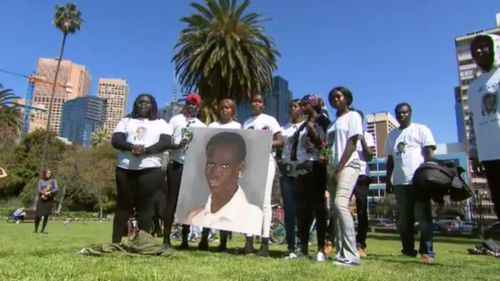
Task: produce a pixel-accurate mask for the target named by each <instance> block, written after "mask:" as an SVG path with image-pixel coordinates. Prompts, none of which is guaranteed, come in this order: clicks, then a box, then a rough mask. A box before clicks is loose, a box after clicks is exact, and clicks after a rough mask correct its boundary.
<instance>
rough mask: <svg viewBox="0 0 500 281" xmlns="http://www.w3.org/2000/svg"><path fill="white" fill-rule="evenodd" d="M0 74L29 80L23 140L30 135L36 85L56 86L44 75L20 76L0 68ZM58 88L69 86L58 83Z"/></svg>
mask: <svg viewBox="0 0 500 281" xmlns="http://www.w3.org/2000/svg"><path fill="white" fill-rule="evenodd" d="M0 72H3V73H7V74H10V75H15V76H20V77H24V78H26V79H28V90H27V91H26V98H25V101H24V112H23V129H22V131H21V139H22V138H23V137H24V135H25V134H27V133H28V131H29V126H30V113H31V107H32V104H33V90H34V88H35V83H37V82H40V83H46V84H49V85H54V82H53V81H49V80H47V79H45V78H44V76H42V75H37V74H33V75H29V76H28V75H25V74H20V73H16V72H12V71H8V70H5V69H1V68H0ZM56 87H61V88H67V87H68V86H67V85H66V84H64V83H60V82H56Z"/></svg>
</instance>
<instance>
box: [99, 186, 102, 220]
mask: <svg viewBox="0 0 500 281" xmlns="http://www.w3.org/2000/svg"><path fill="white" fill-rule="evenodd" d="M99 218H100V219H102V189H100V190H99Z"/></svg>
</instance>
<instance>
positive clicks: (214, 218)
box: [186, 186, 263, 235]
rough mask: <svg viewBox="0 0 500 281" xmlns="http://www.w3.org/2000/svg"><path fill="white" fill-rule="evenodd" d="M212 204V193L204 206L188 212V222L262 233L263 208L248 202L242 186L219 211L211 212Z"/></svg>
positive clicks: (200, 225)
mask: <svg viewBox="0 0 500 281" xmlns="http://www.w3.org/2000/svg"><path fill="white" fill-rule="evenodd" d="M211 204H212V195H210V196H209V197H208V200H207V203H206V204H205V206H204V207H203V208H199V209H195V210H192V211H190V212H189V213H188V215H187V218H186V224H189V225H195V226H199V227H209V228H215V229H222V230H227V231H234V232H242V233H249V234H255V235H260V234H261V229H262V219H263V213H262V210H261V209H260V208H259V207H257V206H255V205H253V204H250V203H249V202H248V200H247V198H246V196H245V193H244V192H243V190H242V189H241V187H239V186H238V189H237V190H236V192H235V193H234V195H233V197H232V198H231V200H230V201H229V202H227V203H226V205H224V206H223V207H222V208H221V209H219V210H218V211H217V212H215V213H212V212H211V210H210V206H211Z"/></svg>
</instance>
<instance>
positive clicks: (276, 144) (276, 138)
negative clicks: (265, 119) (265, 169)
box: [272, 132, 283, 148]
mask: <svg viewBox="0 0 500 281" xmlns="http://www.w3.org/2000/svg"><path fill="white" fill-rule="evenodd" d="M272 147H273V148H281V147H283V136H282V135H281V132H277V133H276V134H274V135H273V144H272Z"/></svg>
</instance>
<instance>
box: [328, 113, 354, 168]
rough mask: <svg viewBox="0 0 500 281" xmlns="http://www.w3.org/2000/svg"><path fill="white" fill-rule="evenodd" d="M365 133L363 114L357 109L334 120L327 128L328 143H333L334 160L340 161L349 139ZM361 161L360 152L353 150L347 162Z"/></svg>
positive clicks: (335, 161)
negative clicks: (362, 120) (362, 121)
mask: <svg viewBox="0 0 500 281" xmlns="http://www.w3.org/2000/svg"><path fill="white" fill-rule="evenodd" d="M362 133H363V124H362V123H361V116H360V115H359V113H357V112H356V111H349V112H347V113H346V114H344V115H342V116H340V117H338V118H337V120H335V122H333V123H332V124H331V125H330V127H329V128H328V130H327V136H328V143H332V151H333V161H334V163H337V164H338V163H339V162H340V159H341V158H342V155H343V154H344V150H345V147H346V144H347V140H348V139H349V138H351V137H353V136H356V135H360V134H362ZM349 163H359V155H358V153H356V151H355V152H353V153H352V155H351V158H349V160H348V161H347V162H346V166H348V164H349Z"/></svg>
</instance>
